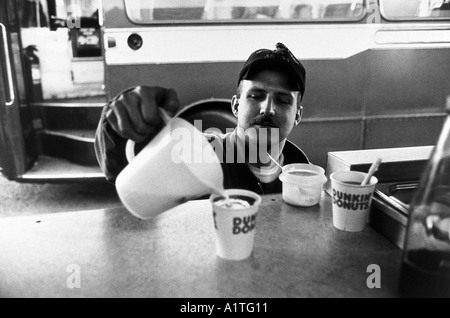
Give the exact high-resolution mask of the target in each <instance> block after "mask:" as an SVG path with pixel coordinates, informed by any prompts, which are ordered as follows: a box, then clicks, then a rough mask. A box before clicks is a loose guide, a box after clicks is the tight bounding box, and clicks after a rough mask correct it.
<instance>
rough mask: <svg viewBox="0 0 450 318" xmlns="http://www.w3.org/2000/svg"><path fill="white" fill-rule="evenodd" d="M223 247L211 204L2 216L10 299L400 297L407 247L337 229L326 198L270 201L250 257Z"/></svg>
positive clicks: (3, 282)
mask: <svg viewBox="0 0 450 318" xmlns="http://www.w3.org/2000/svg"><path fill="white" fill-rule="evenodd" d="M214 240H215V237H214V227H213V218H212V212H211V207H210V203H209V201H208V200H198V201H189V202H187V203H184V204H182V205H180V206H178V207H176V208H174V209H172V210H169V211H166V212H164V213H162V214H160V215H159V216H157V217H155V218H153V219H150V220H140V219H138V218H136V217H134V216H132V215H131V214H130V213H129V212H128V211H127V210H126V209H125V208H123V207H120V208H114V209H102V210H90V211H79V212H69V213H56V214H44V215H37V216H20V217H6V218H2V219H0V296H1V297H151V298H156V297H187V298H196V297H207V298H230V297H236V298H241V297H245V298H264V297H273V298H290V297H397V281H398V276H399V271H400V261H401V259H400V258H401V250H400V249H398V248H397V247H396V246H395V245H394V244H392V243H391V242H389V241H388V240H387V239H386V238H384V237H383V236H382V235H380V234H379V233H377V232H376V231H374V230H373V229H372V228H371V227H370V226H367V227H366V229H365V230H364V231H362V232H357V233H350V232H343V231H340V230H338V229H336V228H334V227H333V225H332V212H331V198H330V197H329V196H328V194H326V192H323V193H322V198H321V201H320V203H319V204H318V205H316V206H314V207H310V208H299V207H293V206H290V205H288V204H286V203H285V202H284V201H283V200H282V197H281V195H265V196H263V202H262V204H261V206H260V209H259V212H258V216H257V224H256V234H255V246H254V250H253V253H252V256H251V257H250V258H249V259H246V260H243V261H227V260H223V259H221V258H219V257H218V256H216V253H215V241H214ZM371 265H372V266H371ZM373 265H376V266H378V269H379V272H378V273H379V274H380V276H379V278H380V286H379V287H380V288H370V287H368V284H367V282H368V281H373V276H371V275H372V274H373V272H372V271H373ZM369 285H370V284H369Z"/></svg>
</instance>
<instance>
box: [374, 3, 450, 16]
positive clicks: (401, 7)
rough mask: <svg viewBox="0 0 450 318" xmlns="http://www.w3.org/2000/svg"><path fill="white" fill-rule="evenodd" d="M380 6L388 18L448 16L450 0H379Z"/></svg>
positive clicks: (449, 13)
mask: <svg viewBox="0 0 450 318" xmlns="http://www.w3.org/2000/svg"><path fill="white" fill-rule="evenodd" d="M380 8H381V14H382V15H383V17H385V18H386V19H388V20H431V19H433V20H434V19H436V20H439V19H449V18H450V0H380Z"/></svg>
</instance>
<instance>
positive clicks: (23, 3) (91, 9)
mask: <svg viewBox="0 0 450 318" xmlns="http://www.w3.org/2000/svg"><path fill="white" fill-rule="evenodd" d="M98 7H99V0H90V1H84V0H61V1H56V0H32V1H29V0H16V1H14V0H5V1H0V23H1V24H0V42H1V46H0V84H1V85H0V169H1V174H2V175H3V176H5V177H6V178H8V179H9V180H15V181H19V182H67V181H91V180H105V178H104V175H103V174H102V172H101V170H100V167H99V166H98V163H97V160H96V157H95V151H94V146H93V144H94V134H95V129H96V127H97V124H98V121H99V119H100V114H101V110H102V108H103V106H104V105H105V103H106V99H105V94H104V72H103V56H102V53H103V51H102V45H101V36H100V26H99V24H98V20H99V19H98V11H99V10H98Z"/></svg>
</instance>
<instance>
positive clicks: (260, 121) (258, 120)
mask: <svg viewBox="0 0 450 318" xmlns="http://www.w3.org/2000/svg"><path fill="white" fill-rule="evenodd" d="M250 124H251V125H259V126H267V127H273V128H279V126H278V124H277V123H276V122H275V121H274V120H273V118H272V117H269V116H266V115H260V116H257V117H255V118H254V119H253V120H252V121H251V122H250Z"/></svg>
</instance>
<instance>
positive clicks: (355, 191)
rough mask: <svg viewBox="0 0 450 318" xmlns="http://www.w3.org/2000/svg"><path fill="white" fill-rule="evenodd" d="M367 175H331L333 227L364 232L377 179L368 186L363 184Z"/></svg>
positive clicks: (348, 172) (338, 172) (361, 173)
mask: <svg viewBox="0 0 450 318" xmlns="http://www.w3.org/2000/svg"><path fill="white" fill-rule="evenodd" d="M366 175H367V174H366V173H364V172H359V171H336V172H334V173H332V174H331V175H330V180H331V195H332V200H333V225H334V227H336V228H337V229H339V230H343V231H348V232H359V231H362V230H364V228H365V226H366V224H367V220H368V218H369V212H370V206H371V203H372V196H373V191H374V189H375V186H376V185H377V183H378V179H377V178H376V177H372V178H371V179H370V180H369V182H368V184H367V185H364V186H362V185H361V182H362V181H363V180H364V177H365V176H366Z"/></svg>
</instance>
